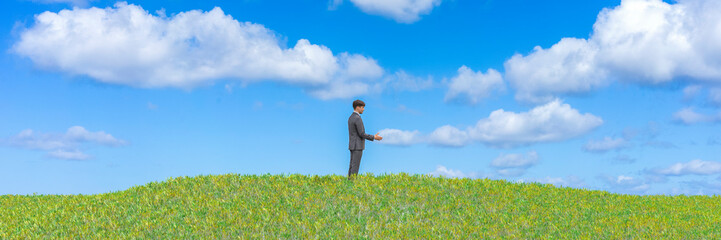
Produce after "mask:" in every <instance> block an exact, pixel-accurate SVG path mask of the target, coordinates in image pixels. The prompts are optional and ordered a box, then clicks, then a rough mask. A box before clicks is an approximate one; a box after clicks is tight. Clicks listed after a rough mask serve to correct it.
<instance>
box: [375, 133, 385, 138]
mask: <svg viewBox="0 0 721 240" xmlns="http://www.w3.org/2000/svg"><path fill="white" fill-rule="evenodd" d="M374 137H375V139H376V140H383V137H381V136H378V133H376V135H375V136H374Z"/></svg>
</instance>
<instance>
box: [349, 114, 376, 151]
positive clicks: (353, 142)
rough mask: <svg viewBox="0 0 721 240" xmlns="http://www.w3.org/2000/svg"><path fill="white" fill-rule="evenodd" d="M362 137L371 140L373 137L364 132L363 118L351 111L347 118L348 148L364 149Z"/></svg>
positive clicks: (364, 144) (364, 143) (364, 142)
mask: <svg viewBox="0 0 721 240" xmlns="http://www.w3.org/2000/svg"><path fill="white" fill-rule="evenodd" d="M364 139H368V140H371V141H373V139H375V137H374V136H373V135H370V134H366V132H365V128H364V127H363V120H362V119H361V117H360V115H359V114H358V113H356V112H353V113H351V115H350V117H349V118H348V150H363V149H365V147H366V141H364Z"/></svg>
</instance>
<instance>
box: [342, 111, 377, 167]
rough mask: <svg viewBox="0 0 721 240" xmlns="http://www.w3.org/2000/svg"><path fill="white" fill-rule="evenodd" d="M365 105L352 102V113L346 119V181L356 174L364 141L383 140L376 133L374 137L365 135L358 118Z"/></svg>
mask: <svg viewBox="0 0 721 240" xmlns="http://www.w3.org/2000/svg"><path fill="white" fill-rule="evenodd" d="M365 105H366V104H365V103H364V102H363V101H361V100H355V101H353V113H351V115H350V117H349V118H348V150H350V167H349V168H348V180H351V175H354V176H355V175H357V174H358V168H359V167H360V160H361V156H363V149H365V143H366V142H365V139H368V140H371V141H373V140H381V139H383V137H381V136H378V133H376V135H375V136H374V135H370V134H366V133H365V127H363V119H361V116H360V115H361V114H363V111H364V110H365Z"/></svg>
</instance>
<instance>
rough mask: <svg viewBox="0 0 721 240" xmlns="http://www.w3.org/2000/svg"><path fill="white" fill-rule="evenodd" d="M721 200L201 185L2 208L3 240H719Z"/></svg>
mask: <svg viewBox="0 0 721 240" xmlns="http://www.w3.org/2000/svg"><path fill="white" fill-rule="evenodd" d="M720 226H721V196H713V197H711V196H685V195H679V196H662V195H658V196H635V195H621V194H611V193H608V192H606V191H597V190H595V191H590V190H584V189H573V188H567V187H564V188H558V187H555V186H553V185H550V184H546V185H544V184H539V183H512V182H507V181H503V180H489V179H454V178H443V177H432V176H428V175H408V174H403V173H401V174H391V175H380V176H374V175H372V174H363V175H359V176H358V178H357V179H355V180H354V182H349V181H347V180H346V176H338V175H333V176H306V175H299V174H295V175H270V174H266V175H261V176H256V175H238V174H226V175H200V176H196V177H178V178H169V179H168V180H166V181H163V182H159V183H158V182H152V183H149V184H146V185H144V186H135V187H132V188H130V189H128V190H125V191H119V192H112V193H105V194H96V195H23V196H20V195H3V196H0V239H14V238H28V237H29V238H33V239H35V238H47V237H51V238H73V239H77V238H133V237H139V238H151V239H156V238H163V239H167V238H173V239H175V238H182V239H189V238H190V239H200V238H203V239H206V238H243V239H247V238H252V239H257V238H267V239H277V238H281V239H288V238H292V239H297V238H302V239H307V238H312V239H328V238H343V239H348V238H352V239H355V238H361V239H365V238H369V239H379V238H380V239H409V238H411V239H419V238H420V239H446V238H459V239H469V238H496V237H499V238H521V239H529V238H530V239H539V238H554V239H557V238H573V239H578V238H580V239H589V238H590V239H599V238H600V239H638V238H642V239H658V238H668V239H704V238H705V239H719V238H721V227H720Z"/></svg>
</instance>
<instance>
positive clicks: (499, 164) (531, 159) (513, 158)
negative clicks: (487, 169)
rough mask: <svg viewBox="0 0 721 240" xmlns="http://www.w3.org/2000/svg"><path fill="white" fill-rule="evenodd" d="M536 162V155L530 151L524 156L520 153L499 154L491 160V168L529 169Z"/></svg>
mask: <svg viewBox="0 0 721 240" xmlns="http://www.w3.org/2000/svg"><path fill="white" fill-rule="evenodd" d="M537 162H538V153H536V151H530V152H528V153H526V156H523V154H520V153H514V154H501V155H500V156H498V157H497V158H496V159H493V161H492V162H491V166H492V167H495V168H529V167H531V166H533V165H535V164H536V163H537Z"/></svg>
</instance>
